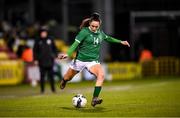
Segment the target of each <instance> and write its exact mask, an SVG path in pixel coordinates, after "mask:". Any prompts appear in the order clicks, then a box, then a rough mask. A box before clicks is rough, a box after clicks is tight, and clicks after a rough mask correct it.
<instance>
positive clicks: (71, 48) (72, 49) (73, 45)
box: [67, 41, 79, 57]
mask: <svg viewBox="0 0 180 118" xmlns="http://www.w3.org/2000/svg"><path fill="white" fill-rule="evenodd" d="M78 45H79V43H78V42H77V41H74V43H73V44H72V45H71V46H70V48H69V49H68V51H67V55H68V56H69V57H70V56H71V55H72V54H73V52H74V51H75V50H76V48H77V47H78Z"/></svg>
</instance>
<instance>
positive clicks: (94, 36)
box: [75, 27, 121, 61]
mask: <svg viewBox="0 0 180 118" xmlns="http://www.w3.org/2000/svg"><path fill="white" fill-rule="evenodd" d="M112 39H114V38H112V37H110V36H108V35H106V34H105V33H104V32H103V31H101V30H98V31H97V32H96V33H95V32H92V31H90V29H89V27H85V28H83V29H82V30H81V31H80V32H79V34H78V35H77V36H76V38H75V41H76V42H78V43H79V46H78V49H77V55H76V59H78V60H81V61H99V57H100V54H99V53H100V47H101V43H102V41H103V40H106V41H111V42H118V43H119V42H121V40H116V39H115V40H116V41H112Z"/></svg>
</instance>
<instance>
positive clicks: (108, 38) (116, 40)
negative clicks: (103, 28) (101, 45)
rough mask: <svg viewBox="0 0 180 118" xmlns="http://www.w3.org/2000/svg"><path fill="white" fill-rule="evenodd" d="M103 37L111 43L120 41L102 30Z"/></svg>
mask: <svg viewBox="0 0 180 118" xmlns="http://www.w3.org/2000/svg"><path fill="white" fill-rule="evenodd" d="M102 35H103V39H104V40H105V41H107V42H112V43H121V40H119V39H116V38H113V37H111V36H108V35H106V34H105V33H104V32H102Z"/></svg>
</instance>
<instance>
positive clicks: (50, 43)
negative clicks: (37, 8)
mask: <svg viewBox="0 0 180 118" xmlns="http://www.w3.org/2000/svg"><path fill="white" fill-rule="evenodd" d="M39 35H40V37H39V39H37V40H36V42H35V45H34V48H33V55H34V63H35V64H36V65H38V66H39V68H40V87H41V93H44V86H45V75H46V74H47V75H48V79H49V81H50V85H51V91H52V92H55V87H54V72H53V66H54V59H55V58H56V57H57V48H56V46H55V43H54V40H53V39H52V38H50V37H49V35H48V30H47V28H42V29H41V30H40V32H39Z"/></svg>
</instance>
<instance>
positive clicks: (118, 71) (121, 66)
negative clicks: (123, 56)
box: [108, 62, 141, 80]
mask: <svg viewBox="0 0 180 118" xmlns="http://www.w3.org/2000/svg"><path fill="white" fill-rule="evenodd" d="M108 72H109V73H110V74H111V75H112V79H113V80H116V79H121V80H122V79H133V78H135V77H141V65H140V64H138V63H118V62H116V63H109V64H108Z"/></svg>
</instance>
